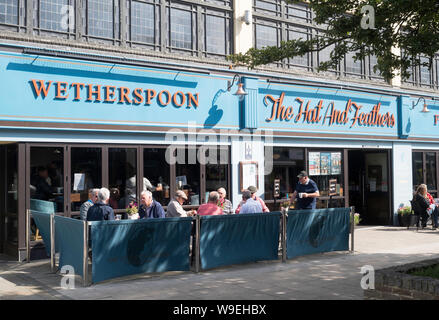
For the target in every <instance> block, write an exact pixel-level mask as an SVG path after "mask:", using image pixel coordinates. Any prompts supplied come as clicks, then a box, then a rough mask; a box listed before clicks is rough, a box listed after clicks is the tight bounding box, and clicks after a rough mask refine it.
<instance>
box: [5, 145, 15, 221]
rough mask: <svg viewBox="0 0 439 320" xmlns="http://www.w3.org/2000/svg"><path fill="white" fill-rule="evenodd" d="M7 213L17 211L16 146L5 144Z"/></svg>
mask: <svg viewBox="0 0 439 320" xmlns="http://www.w3.org/2000/svg"><path fill="white" fill-rule="evenodd" d="M6 185H7V192H8V194H7V198H6V208H7V213H15V214H17V213H18V146H17V145H8V146H6Z"/></svg>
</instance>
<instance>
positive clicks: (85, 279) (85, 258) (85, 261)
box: [82, 221, 89, 287]
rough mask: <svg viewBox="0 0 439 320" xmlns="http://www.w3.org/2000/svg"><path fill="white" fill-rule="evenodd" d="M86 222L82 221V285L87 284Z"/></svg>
mask: <svg viewBox="0 0 439 320" xmlns="http://www.w3.org/2000/svg"><path fill="white" fill-rule="evenodd" d="M88 236H89V234H88V222H87V221H84V260H83V265H82V267H83V268H82V282H83V283H82V285H83V286H84V287H86V286H87V285H88Z"/></svg>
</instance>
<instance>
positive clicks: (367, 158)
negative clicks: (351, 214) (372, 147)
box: [348, 150, 391, 225]
mask: <svg viewBox="0 0 439 320" xmlns="http://www.w3.org/2000/svg"><path fill="white" fill-rule="evenodd" d="M348 167H349V205H350V206H355V212H358V213H359V214H360V218H361V224H365V225H387V224H389V223H391V212H390V195H391V193H390V172H389V154H388V152H387V151H378V150H377V151H363V150H350V151H349V152H348Z"/></svg>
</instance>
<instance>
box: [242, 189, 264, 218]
mask: <svg viewBox="0 0 439 320" xmlns="http://www.w3.org/2000/svg"><path fill="white" fill-rule="evenodd" d="M241 203H242V205H241V208H240V211H239V213H240V214H244V213H262V206H261V203H260V202H259V201H257V200H255V199H253V198H252V195H251V192H250V191H249V190H244V191H243V192H242V202H241Z"/></svg>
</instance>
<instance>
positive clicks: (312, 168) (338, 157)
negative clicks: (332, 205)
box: [307, 150, 344, 197]
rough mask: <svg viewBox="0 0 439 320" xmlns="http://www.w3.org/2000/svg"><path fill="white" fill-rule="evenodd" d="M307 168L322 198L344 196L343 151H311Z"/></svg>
mask: <svg viewBox="0 0 439 320" xmlns="http://www.w3.org/2000/svg"><path fill="white" fill-rule="evenodd" d="M307 167H308V175H309V177H310V178H311V179H312V180H313V181H314V182H315V183H316V184H317V187H318V188H319V192H320V197H329V196H337V197H343V196H344V190H343V186H344V175H343V153H342V151H334V150H330V151H329V150H328V151H323V150H316V151H309V152H308V165H307Z"/></svg>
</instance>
